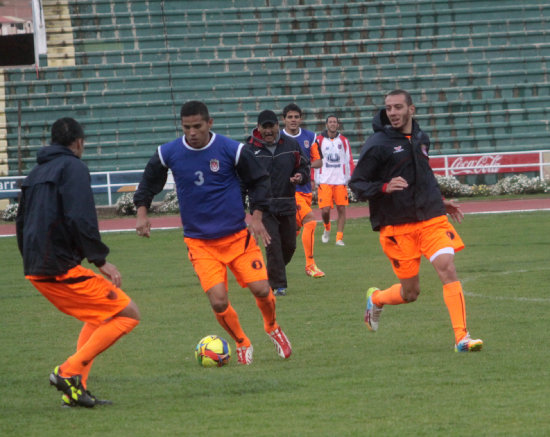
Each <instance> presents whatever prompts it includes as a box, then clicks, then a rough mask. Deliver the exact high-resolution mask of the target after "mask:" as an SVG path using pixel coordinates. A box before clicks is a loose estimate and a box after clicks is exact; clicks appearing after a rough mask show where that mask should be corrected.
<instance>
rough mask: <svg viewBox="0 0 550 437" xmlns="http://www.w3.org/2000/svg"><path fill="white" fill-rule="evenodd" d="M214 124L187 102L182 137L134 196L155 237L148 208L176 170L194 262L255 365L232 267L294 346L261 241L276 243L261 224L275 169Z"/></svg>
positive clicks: (141, 230)
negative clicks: (231, 283)
mask: <svg viewBox="0 0 550 437" xmlns="http://www.w3.org/2000/svg"><path fill="white" fill-rule="evenodd" d="M212 123H213V119H212V118H210V115H209V112H208V108H207V107H206V105H205V104H204V103H202V102H199V101H189V102H187V103H185V104H184V105H183V106H182V108H181V125H182V128H183V133H184V135H183V137H182V138H178V139H176V140H174V141H171V142H169V143H166V144H163V145H162V146H159V148H158V149H157V151H156V152H155V153H154V155H153V157H152V158H151V159H150V160H149V163H148V164H147V166H146V168H145V171H144V173H143V177H142V179H141V182H140V184H139V186H138V189H137V191H136V193H135V195H134V203H135V205H136V207H137V223H136V230H137V233H138V235H140V236H143V237H149V236H150V231H151V224H150V222H149V219H148V216H147V210H148V208H149V207H150V206H151V202H152V200H153V197H154V196H155V194H158V193H160V192H161V191H162V189H163V187H164V185H165V183H166V178H167V175H168V170H169V169H170V170H171V171H172V174H173V176H174V181H175V183H176V191H177V195H178V201H179V206H180V216H181V221H182V224H183V228H184V242H185V244H186V245H187V251H188V256H189V260H190V261H191V263H192V264H193V268H194V269H195V272H196V273H197V276H198V277H199V280H200V283H201V286H202V288H203V290H204V291H205V293H206V296H207V297H208V299H209V301H210V305H211V307H212V310H213V311H214V314H215V316H216V319H217V320H218V323H219V324H220V325H221V326H222V327H223V328H224V329H225V330H226V331H227V333H228V334H229V335H230V336H231V337H232V338H233V340H235V343H236V344H237V357H238V362H239V363H240V364H250V363H252V359H253V347H252V344H251V342H250V340H249V338H248V337H247V336H246V334H245V333H244V331H243V329H242V327H241V324H240V322H239V317H238V315H237V312H236V311H235V309H234V308H233V306H232V305H231V303H230V302H229V298H228V286H227V268H228V267H229V268H230V269H231V271H232V272H233V274H234V275H235V277H236V279H237V281H238V282H239V284H240V285H241V286H242V287H245V286H246V287H248V288H249V289H250V291H251V292H252V294H253V295H254V297H255V298H256V305H257V306H258V308H259V309H260V311H261V313H262V317H263V321H264V329H265V331H266V333H267V334H268V335H269V337H270V339H271V340H272V341H273V343H274V344H275V347H276V349H277V353H278V354H279V356H280V357H282V358H288V357H289V356H290V354H291V353H292V348H291V345H290V342H289V341H288V339H287V337H286V335H285V334H284V332H283V331H282V330H281V328H280V326H279V324H278V323H277V320H276V317H275V296H274V295H273V293H272V291H271V289H270V287H269V283H268V281H267V271H266V268H265V263H264V260H263V256H262V252H261V250H260V248H259V247H258V245H257V244H256V239H260V240H263V241H264V243H265V244H266V245H268V244H269V243H270V236H269V234H268V233H267V231H266V229H265V228H264V225H263V224H262V212H263V211H265V210H266V209H267V207H268V205H269V196H270V188H269V187H270V183H269V175H268V174H267V172H266V171H265V170H264V169H263V168H262V166H261V165H259V164H258V163H257V162H256V158H255V157H254V154H253V153H251V152H248V151H247V150H246V149H245V148H244V145H243V144H241V143H238V142H236V141H234V140H232V139H229V138H227V137H224V136H222V135H219V134H216V133H214V132H211V131H210V129H211V127H212ZM239 178H240V180H241V181H242V182H243V183H244V184H245V185H246V186H247V188H248V190H249V191H248V192H249V200H250V203H251V205H253V206H254V214H253V215H252V219H251V221H250V225H249V227H248V228H247V226H246V223H245V211H244V206H243V202H242V198H241V189H240V184H239Z"/></svg>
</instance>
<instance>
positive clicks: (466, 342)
mask: <svg viewBox="0 0 550 437" xmlns="http://www.w3.org/2000/svg"><path fill="white" fill-rule="evenodd" d="M482 347H483V340H480V339H479V338H478V339H476V340H472V339H471V337H470V333H466V336H465V337H464V338H463V339H462V340H460V341H459V342H458V343H457V344H455V352H479V351H480V350H481V348H482Z"/></svg>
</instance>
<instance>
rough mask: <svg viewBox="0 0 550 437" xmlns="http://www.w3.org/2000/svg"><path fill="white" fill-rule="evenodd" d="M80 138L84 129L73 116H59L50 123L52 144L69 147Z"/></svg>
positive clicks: (82, 136)
mask: <svg viewBox="0 0 550 437" xmlns="http://www.w3.org/2000/svg"><path fill="white" fill-rule="evenodd" d="M80 138H84V130H83V129H82V126H80V123H79V122H78V121H76V120H75V119H74V118H70V117H65V118H60V119H59V120H56V121H55V122H54V124H52V144H59V145H61V146H65V147H69V146H70V145H71V144H72V143H74V142H75V141H76V140H78V139H80Z"/></svg>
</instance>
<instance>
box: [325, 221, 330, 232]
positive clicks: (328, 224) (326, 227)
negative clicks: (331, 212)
mask: <svg viewBox="0 0 550 437" xmlns="http://www.w3.org/2000/svg"><path fill="white" fill-rule="evenodd" d="M323 225H325V231H330V222H328V223H325V222H323Z"/></svg>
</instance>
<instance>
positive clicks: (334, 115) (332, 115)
mask: <svg viewBox="0 0 550 437" xmlns="http://www.w3.org/2000/svg"><path fill="white" fill-rule="evenodd" d="M331 117H334V118H335V119H336V121H337V122H338V123H340V119H339V118H338V116H337V115H336V114H329V115H327V118H325V124H327V123H328V119H329V118H331Z"/></svg>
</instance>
